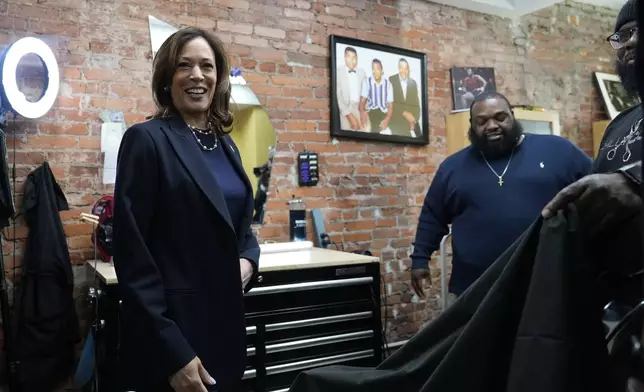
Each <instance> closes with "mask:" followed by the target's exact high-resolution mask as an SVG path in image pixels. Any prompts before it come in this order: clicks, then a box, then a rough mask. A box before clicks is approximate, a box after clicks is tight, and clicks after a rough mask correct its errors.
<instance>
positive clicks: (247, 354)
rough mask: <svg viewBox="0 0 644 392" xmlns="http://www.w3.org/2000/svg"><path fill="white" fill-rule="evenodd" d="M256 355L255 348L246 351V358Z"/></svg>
mask: <svg viewBox="0 0 644 392" xmlns="http://www.w3.org/2000/svg"><path fill="white" fill-rule="evenodd" d="M253 355H255V347H248V348H247V349H246V356H249V357H250V356H253Z"/></svg>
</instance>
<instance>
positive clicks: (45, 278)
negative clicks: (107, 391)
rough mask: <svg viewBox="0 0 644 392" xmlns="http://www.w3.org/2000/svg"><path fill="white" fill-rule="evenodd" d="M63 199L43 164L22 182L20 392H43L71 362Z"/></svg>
mask: <svg viewBox="0 0 644 392" xmlns="http://www.w3.org/2000/svg"><path fill="white" fill-rule="evenodd" d="M68 209H69V207H68V204H67V200H66V198H65V195H64V194H63V191H62V190H61V189H60V186H59V185H58V183H57V182H56V179H55V178H54V175H53V173H52V171H51V169H50V167H49V164H48V163H47V162H45V163H44V164H43V165H42V166H40V167H39V168H37V169H36V170H34V171H33V172H31V174H29V176H28V177H27V181H26V183H25V191H24V199H23V204H22V209H21V214H24V218H25V221H26V222H27V226H28V227H29V237H28V243H27V247H26V250H25V255H24V258H23V262H22V275H21V279H20V285H19V288H18V290H19V291H18V295H17V296H16V304H15V308H14V313H13V321H14V327H13V336H14V338H13V343H14V348H13V351H14V360H15V362H16V371H17V374H16V380H15V381H16V383H17V387H18V391H20V392H49V391H53V390H55V389H56V388H57V387H60V386H61V383H64V382H65V381H66V380H67V379H68V377H69V376H70V374H71V372H72V368H73V365H74V346H75V344H76V343H77V342H78V341H79V326H78V318H77V316H76V311H75V309H74V298H73V292H74V279H73V274H72V268H71V262H70V257H69V250H68V248H67V241H66V239H65V233H64V231H63V224H62V221H61V220H60V215H59V211H63V210H68Z"/></svg>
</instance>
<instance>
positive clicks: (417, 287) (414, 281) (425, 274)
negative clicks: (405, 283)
mask: <svg viewBox="0 0 644 392" xmlns="http://www.w3.org/2000/svg"><path fill="white" fill-rule="evenodd" d="M425 280H427V281H428V282H429V285H430V286H431V285H432V279H431V276H430V274H429V270H428V269H424V268H415V269H412V270H411V287H413V288H414V291H415V292H416V294H418V296H419V297H420V298H425V290H424V289H423V286H424V281H425Z"/></svg>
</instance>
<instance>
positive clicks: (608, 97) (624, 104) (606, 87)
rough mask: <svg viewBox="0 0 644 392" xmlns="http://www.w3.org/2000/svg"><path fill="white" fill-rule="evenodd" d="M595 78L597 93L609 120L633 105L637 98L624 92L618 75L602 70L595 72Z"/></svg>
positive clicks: (636, 102)
mask: <svg viewBox="0 0 644 392" xmlns="http://www.w3.org/2000/svg"><path fill="white" fill-rule="evenodd" d="M595 80H597V87H599V93H600V94H601V96H602V101H604V107H605V108H606V112H607V113H608V116H609V117H610V119H611V120H614V119H615V117H617V115H618V114H620V113H621V112H622V111H624V110H626V109H628V108H630V107H632V106H635V105H636V104H638V103H639V99H638V98H637V96H635V95H631V94H629V93H628V92H626V89H624V86H622V81H621V79H620V78H619V76H617V75H614V74H609V73H604V72H595Z"/></svg>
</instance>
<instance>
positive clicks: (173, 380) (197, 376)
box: [170, 357, 216, 392]
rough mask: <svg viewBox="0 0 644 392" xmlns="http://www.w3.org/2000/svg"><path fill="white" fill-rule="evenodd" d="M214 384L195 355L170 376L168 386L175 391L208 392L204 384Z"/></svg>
mask: <svg viewBox="0 0 644 392" xmlns="http://www.w3.org/2000/svg"><path fill="white" fill-rule="evenodd" d="M215 384H216V382H215V379H214V378H212V377H210V374H208V372H207V371H206V369H205V368H204V367H203V365H202V364H201V361H200V360H199V358H197V357H194V359H193V360H192V361H190V362H188V364H187V365H186V366H184V367H183V368H182V369H181V370H179V371H178V372H176V373H175V374H173V375H172V376H170V386H171V387H172V389H174V391H175V392H208V390H207V389H206V387H205V385H215Z"/></svg>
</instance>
